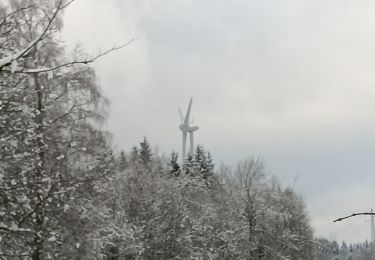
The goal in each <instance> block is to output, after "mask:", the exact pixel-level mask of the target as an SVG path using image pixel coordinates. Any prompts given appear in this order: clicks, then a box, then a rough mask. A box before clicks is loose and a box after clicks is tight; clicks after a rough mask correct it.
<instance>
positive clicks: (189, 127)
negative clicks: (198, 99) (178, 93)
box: [179, 98, 199, 164]
mask: <svg viewBox="0 0 375 260" xmlns="http://www.w3.org/2000/svg"><path fill="white" fill-rule="evenodd" d="M192 103H193V98H190V102H189V106H188V109H187V111H186V115H185V117H184V115H183V114H182V111H181V109H179V113H180V118H181V124H180V130H181V131H182V159H181V160H182V164H184V163H185V159H186V158H185V156H186V139H187V134H188V133H189V135H190V154H193V153H194V131H197V130H198V129H199V127H198V126H196V125H194V124H193V123H192V122H191V121H190V111H191V104H192Z"/></svg>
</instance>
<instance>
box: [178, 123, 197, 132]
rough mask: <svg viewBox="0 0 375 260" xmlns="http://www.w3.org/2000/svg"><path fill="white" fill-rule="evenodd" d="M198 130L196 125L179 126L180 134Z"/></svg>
mask: <svg viewBox="0 0 375 260" xmlns="http://www.w3.org/2000/svg"><path fill="white" fill-rule="evenodd" d="M198 129H199V127H198V126H197V125H185V124H181V125H180V130H181V131H182V132H189V133H190V132H194V131H197V130H198Z"/></svg>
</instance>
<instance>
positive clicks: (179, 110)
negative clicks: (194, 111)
mask: <svg viewBox="0 0 375 260" xmlns="http://www.w3.org/2000/svg"><path fill="white" fill-rule="evenodd" d="M178 113H179V115H180V119H181V123H183V122H184V115H183V114H182V111H181V107H178Z"/></svg>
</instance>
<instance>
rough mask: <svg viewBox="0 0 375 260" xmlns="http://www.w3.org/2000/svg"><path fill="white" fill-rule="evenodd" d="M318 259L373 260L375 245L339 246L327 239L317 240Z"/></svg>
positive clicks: (369, 243) (344, 244) (374, 257)
mask: <svg viewBox="0 0 375 260" xmlns="http://www.w3.org/2000/svg"><path fill="white" fill-rule="evenodd" d="M316 243H317V247H316V259H317V260H318V259H319V260H332V259H333V260H371V259H375V245H374V244H373V243H371V242H368V241H365V242H364V243H354V244H349V245H348V244H347V243H345V241H343V242H342V243H341V245H339V243H337V241H335V240H333V241H330V240H328V239H326V238H319V239H316Z"/></svg>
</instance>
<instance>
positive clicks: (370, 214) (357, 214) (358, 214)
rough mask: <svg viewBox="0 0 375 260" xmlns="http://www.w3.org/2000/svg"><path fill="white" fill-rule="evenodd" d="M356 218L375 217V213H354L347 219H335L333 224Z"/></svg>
mask: <svg viewBox="0 0 375 260" xmlns="http://www.w3.org/2000/svg"><path fill="white" fill-rule="evenodd" d="M355 216H375V213H372V212H362V213H354V214H351V215H349V216H346V217H342V218H338V219H335V220H334V221H333V222H340V221H343V220H344V219H347V218H351V217H355Z"/></svg>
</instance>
